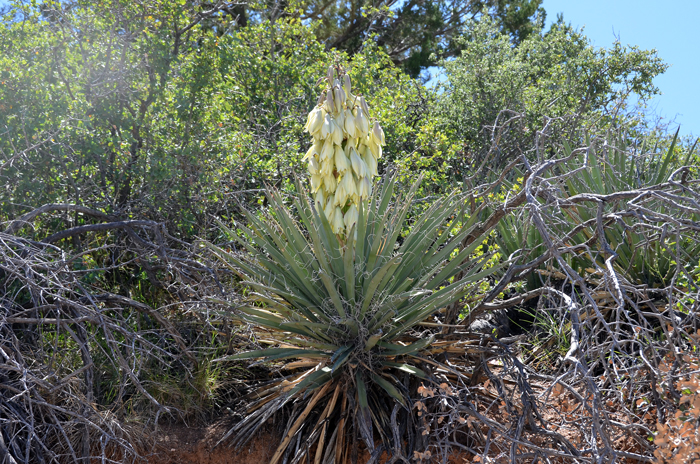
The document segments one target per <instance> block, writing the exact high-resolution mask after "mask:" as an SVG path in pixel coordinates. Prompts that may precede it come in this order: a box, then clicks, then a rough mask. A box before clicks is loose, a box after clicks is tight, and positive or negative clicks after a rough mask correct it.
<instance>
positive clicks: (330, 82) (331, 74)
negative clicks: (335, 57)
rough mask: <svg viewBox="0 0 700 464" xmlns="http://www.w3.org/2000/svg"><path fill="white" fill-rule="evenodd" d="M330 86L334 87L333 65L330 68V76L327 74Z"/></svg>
mask: <svg viewBox="0 0 700 464" xmlns="http://www.w3.org/2000/svg"><path fill="white" fill-rule="evenodd" d="M326 79H327V80H328V85H333V65H331V66H328V74H326Z"/></svg>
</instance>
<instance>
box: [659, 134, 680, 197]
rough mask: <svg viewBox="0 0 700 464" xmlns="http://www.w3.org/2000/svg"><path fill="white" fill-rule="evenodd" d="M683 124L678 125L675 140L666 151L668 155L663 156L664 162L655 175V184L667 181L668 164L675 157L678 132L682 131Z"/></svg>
mask: <svg viewBox="0 0 700 464" xmlns="http://www.w3.org/2000/svg"><path fill="white" fill-rule="evenodd" d="M680 130H681V126H678V129H676V133H675V134H674V135H673V140H672V141H671V146H670V147H668V151H667V152H666V155H665V156H664V157H663V162H662V164H661V167H660V168H659V169H658V170H657V171H656V176H655V177H654V181H653V182H654V184H660V183H662V182H665V181H666V179H667V178H668V175H667V171H668V165H669V164H670V163H671V159H673V151H674V149H675V148H676V141H677V140H678V132H680Z"/></svg>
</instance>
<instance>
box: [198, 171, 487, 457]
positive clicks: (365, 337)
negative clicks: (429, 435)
mask: <svg viewBox="0 0 700 464" xmlns="http://www.w3.org/2000/svg"><path fill="white" fill-rule="evenodd" d="M419 182H420V181H419ZM419 182H417V183H416V184H415V185H414V186H413V188H412V189H410V191H409V193H408V195H407V196H405V197H404V198H395V199H394V201H393V202H392V198H393V190H394V185H395V183H396V178H395V177H392V178H386V179H385V180H384V182H383V184H382V185H381V188H380V189H378V191H376V192H375V193H374V194H372V195H371V196H370V197H369V198H368V202H367V203H365V202H359V203H358V205H359V207H358V211H357V222H356V224H354V225H352V226H351V227H350V230H349V231H348V234H350V233H353V234H354V233H355V232H356V234H357V235H356V240H347V241H346V243H344V244H343V243H342V240H341V238H339V237H338V236H337V235H336V233H335V230H334V228H333V225H332V224H331V221H328V219H327V217H326V216H325V215H324V214H323V213H322V212H321V211H320V210H319V209H316V207H315V205H314V202H313V200H311V199H309V198H308V197H307V196H306V194H305V193H304V192H303V191H302V189H301V187H300V186H299V185H297V189H298V191H299V195H298V198H297V199H295V200H294V210H295V211H296V213H297V214H298V215H299V217H300V219H301V223H298V222H297V221H296V220H295V218H294V217H293V216H292V214H291V213H290V211H289V209H288V208H287V207H286V206H285V205H284V203H283V199H282V197H281V195H280V194H279V193H278V192H276V191H272V192H270V193H269V195H268V199H269V204H270V207H271V211H270V212H269V213H267V214H266V215H265V217H264V218H263V219H261V218H260V217H259V216H256V215H254V214H252V213H248V214H247V219H248V221H249V227H245V226H242V225H238V224H237V227H238V228H239V230H240V231H242V235H238V234H236V233H234V232H233V231H232V230H230V229H227V228H226V227H225V226H223V224H222V228H223V229H224V230H225V231H227V233H228V234H229V235H230V238H231V239H232V240H235V241H236V242H237V243H239V244H240V245H241V246H242V247H243V248H244V249H245V250H246V251H247V253H245V252H243V251H241V252H239V253H228V252H226V251H224V250H223V249H221V248H219V247H217V246H215V245H212V244H206V246H207V247H208V248H209V249H210V250H212V251H213V253H214V254H215V255H216V256H217V257H218V258H220V259H221V260H222V261H223V262H225V263H227V264H228V265H229V266H230V267H231V268H232V269H233V270H234V271H235V272H236V273H237V274H238V275H239V276H240V277H241V278H242V279H243V282H242V283H243V285H245V286H247V287H249V288H250V294H249V297H250V304H249V305H246V306H242V307H239V308H237V310H238V311H237V312H236V317H238V318H239V319H241V320H243V321H245V322H247V323H250V324H253V325H254V326H258V327H261V328H264V329H265V332H264V334H265V335H264V336H263V335H261V336H263V338H264V339H265V340H264V342H265V343H268V344H269V343H273V344H275V345H277V347H274V348H268V349H262V350H255V351H250V352H246V353H240V354H237V355H234V356H231V357H229V358H226V359H260V360H262V361H264V362H271V363H272V362H274V363H279V362H280V361H284V362H286V364H284V365H283V366H281V367H282V368H283V369H284V370H285V371H286V372H288V375H287V376H286V377H284V378H282V379H280V380H277V381H273V382H271V383H269V384H266V385H263V386H261V387H260V388H259V389H258V390H257V391H255V392H254V393H253V394H252V395H251V396H250V399H251V401H252V403H251V404H250V405H249V407H248V408H247V410H246V411H245V417H244V419H243V420H242V421H241V422H239V423H238V424H237V425H236V426H235V427H234V428H233V429H232V430H231V431H230V432H229V435H234V436H235V437H236V438H235V440H234V441H235V443H237V444H242V443H244V442H246V441H247V440H248V439H250V438H251V437H252V436H253V434H254V433H255V432H256V430H258V428H259V427H260V426H261V425H262V424H263V423H264V422H265V421H266V420H267V419H268V418H270V417H271V416H272V415H273V414H274V413H275V412H277V411H278V410H280V408H282V407H283V406H284V405H286V404H292V405H293V407H291V408H290V409H289V411H290V414H291V417H290V419H289V421H288V423H287V427H286V432H285V435H284V438H283V440H282V442H281V444H280V445H279V448H278V449H277V451H276V453H275V454H274V456H273V458H272V460H271V462H272V463H273V464H274V463H277V462H278V461H279V460H280V459H281V458H282V457H283V456H284V455H286V456H287V462H290V463H298V462H302V459H303V458H304V457H305V456H307V454H308V453H309V452H310V451H309V450H310V449H312V447H313V446H314V445H317V446H316V447H315V448H314V449H315V452H313V454H314V456H308V457H306V459H309V461H303V462H310V460H311V459H313V462H314V463H315V464H322V463H333V462H335V463H342V462H346V461H345V459H346V457H347V456H348V453H349V450H350V449H351V448H352V446H350V445H351V444H352V443H355V442H356V441H357V440H359V439H362V440H363V441H364V442H365V444H366V446H367V448H368V449H369V450H370V451H372V450H373V449H375V448H374V447H375V439H381V440H382V441H383V442H384V444H385V445H386V447H387V448H389V446H388V445H389V444H390V443H391V442H392V440H393V437H392V426H391V419H390V417H391V415H392V410H394V408H395V407H398V408H399V410H401V416H400V417H399V421H403V422H404V423H406V421H410V420H411V417H412V415H411V407H410V404H411V401H410V399H409V389H408V387H409V385H410V383H407V381H408V380H409V379H410V378H411V377H412V376H414V377H416V378H420V379H427V380H424V381H429V379H430V378H431V374H430V372H428V371H426V370H424V369H425V368H424V367H423V368H421V367H418V365H416V364H421V366H427V365H428V364H427V362H426V360H427V358H428V357H429V354H428V353H426V348H428V347H429V346H430V344H431V342H432V340H433V339H432V337H430V336H426V335H425V334H424V333H419V332H421V331H424V330H425V328H424V327H423V328H421V331H419V330H416V329H417V327H416V326H417V325H418V324H420V323H422V322H423V321H425V320H426V319H427V318H428V317H430V316H431V315H433V314H434V313H435V312H436V311H437V310H438V309H440V308H443V307H445V306H446V305H449V304H451V303H453V302H455V301H457V300H459V299H461V298H462V297H464V296H465V295H467V294H468V293H469V292H470V290H471V289H472V288H473V285H472V284H474V283H476V282H478V281H479V280H480V279H482V278H484V277H485V276H487V275H489V274H491V273H492V272H494V270H495V269H494V268H491V269H483V264H484V263H485V260H486V258H487V257H484V256H482V257H480V258H472V254H473V251H474V249H475V248H476V247H477V246H479V245H480V244H481V241H482V239H480V238H477V239H475V240H474V241H473V242H471V243H472V244H471V245H469V246H468V247H466V248H461V249H460V243H461V242H462V240H464V239H465V237H466V236H467V234H468V233H469V232H470V231H471V230H472V227H471V225H472V223H473V219H470V218H468V217H465V216H464V208H463V205H464V201H463V200H462V199H461V197H460V196H457V195H454V194H453V195H450V196H447V197H445V198H443V199H440V200H438V201H437V202H435V203H434V204H433V205H432V206H430V207H429V208H427V209H426V210H425V211H424V212H423V213H422V215H420V216H419V217H417V218H414V220H413V221H412V224H411V226H410V230H407V229H406V224H405V219H406V217H407V214H408V213H409V209H410V207H411V204H412V199H413V196H414V193H415V191H416V189H417V186H418V184H419ZM341 248H342V249H341ZM460 271H461V272H462V273H463V275H464V277H463V278H462V279H461V280H460V281H456V282H455V281H453V278H454V276H455V275H456V274H457V273H459V272H460ZM292 359H294V361H288V360H292ZM430 362H432V363H435V361H434V360H430ZM394 412H395V413H396V411H394ZM395 419H396V417H395ZM408 429H410V427H408ZM404 430H406V428H404ZM406 433H408V432H406ZM226 438H228V437H226ZM404 439H405V437H400V440H402V441H403V440H404ZM292 444H293V446H290V445H292Z"/></svg>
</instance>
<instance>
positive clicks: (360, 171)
mask: <svg viewBox="0 0 700 464" xmlns="http://www.w3.org/2000/svg"><path fill="white" fill-rule="evenodd" d="M336 72H337V77H338V78H336V77H335V76H336ZM341 74H342V75H341ZM339 78H342V80H343V83H342V84H341V82H340V80H339ZM327 80H328V85H329V87H328V88H327V89H326V90H324V91H323V92H322V93H321V96H320V98H319V100H318V104H317V105H316V107H315V108H314V109H313V110H311V113H309V117H308V120H307V121H306V125H305V126H304V131H305V132H309V133H310V134H311V136H312V137H313V144H312V145H311V148H309V151H308V152H306V156H304V159H303V160H304V161H307V162H308V168H309V173H310V174H311V191H312V193H313V194H314V198H315V200H316V207H317V208H318V209H319V210H321V211H323V212H324V214H325V215H326V218H327V219H328V222H329V223H330V224H331V228H332V229H333V232H334V233H336V234H347V233H349V232H350V229H351V228H352V226H353V224H355V223H356V222H357V218H358V207H359V205H360V201H362V200H364V199H366V198H368V197H369V196H370V195H371V194H372V178H373V177H374V176H376V175H377V159H378V158H379V157H380V156H382V146H383V145H384V131H383V130H382V128H381V127H380V126H379V123H378V122H375V123H374V124H373V125H372V126H371V127H370V120H369V107H368V106H367V102H365V99H364V97H361V96H355V95H353V94H352V92H351V85H350V76H348V75H347V74H345V73H344V72H343V71H342V69H340V68H338V69H337V70H336V69H335V68H334V67H333V66H331V67H330V68H329V69H328V76H327Z"/></svg>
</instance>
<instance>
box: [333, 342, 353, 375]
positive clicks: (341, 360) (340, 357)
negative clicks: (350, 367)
mask: <svg viewBox="0 0 700 464" xmlns="http://www.w3.org/2000/svg"><path fill="white" fill-rule="evenodd" d="M354 348H355V347H354V346H352V345H348V346H342V347H340V348H338V350H337V351H336V352H335V353H333V356H332V357H331V362H332V363H333V366H332V367H331V371H333V372H335V371H337V370H338V369H340V368H341V367H342V366H343V364H345V363H346V362H347V360H348V358H349V357H350V355H351V354H352V351H353V349H354Z"/></svg>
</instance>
